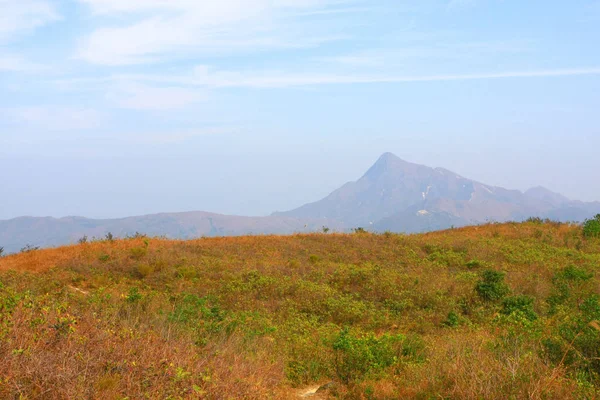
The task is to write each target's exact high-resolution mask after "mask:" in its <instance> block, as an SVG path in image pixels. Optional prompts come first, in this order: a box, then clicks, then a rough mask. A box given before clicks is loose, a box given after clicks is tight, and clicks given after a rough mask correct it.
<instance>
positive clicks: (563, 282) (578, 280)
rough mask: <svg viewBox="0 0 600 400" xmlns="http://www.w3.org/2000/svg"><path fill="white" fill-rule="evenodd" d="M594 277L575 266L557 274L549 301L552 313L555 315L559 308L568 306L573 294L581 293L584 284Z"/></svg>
mask: <svg viewBox="0 0 600 400" xmlns="http://www.w3.org/2000/svg"><path fill="white" fill-rule="evenodd" d="M593 276H594V274H592V273H590V272H587V271H586V270H584V269H582V268H580V267H577V266H574V265H569V266H567V267H565V268H563V269H561V270H559V271H558V272H556V273H555V274H554V277H553V278H552V283H553V285H554V290H553V292H552V294H551V295H550V297H549V298H548V300H547V301H548V304H549V305H550V313H551V314H554V313H555V312H556V310H557V306H559V305H562V304H566V303H567V302H568V301H569V299H570V298H571V294H572V293H573V292H575V293H581V289H582V284H584V283H585V282H587V281H589V280H590V279H592V278H593Z"/></svg>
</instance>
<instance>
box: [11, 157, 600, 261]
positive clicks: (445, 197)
mask: <svg viewBox="0 0 600 400" xmlns="http://www.w3.org/2000/svg"><path fill="white" fill-rule="evenodd" d="M598 213H600V203H598V202H594V203H584V202H581V201H573V200H570V199H568V198H566V197H565V196H562V195H560V194H558V193H554V192H552V191H550V190H548V189H545V188H542V187H536V188H532V189H530V190H528V191H526V192H525V193H523V192H520V191H518V190H509V189H504V188H501V187H495V186H491V185H486V184H483V183H479V182H476V181H473V180H471V179H467V178H464V177H462V176H460V175H458V174H456V173H454V172H451V171H448V170H446V169H443V168H430V167H427V166H423V165H418V164H413V163H410V162H407V161H404V160H402V159H400V158H398V157H396V156H395V155H393V154H391V153H385V154H383V155H382V156H381V157H380V158H379V159H378V160H377V162H376V163H375V164H374V165H373V166H372V167H371V168H369V170H368V171H367V172H366V173H365V174H364V175H363V176H362V177H361V178H360V179H358V180H357V181H355V182H349V183H346V184H345V185H343V186H342V187H341V188H339V189H337V190H335V191H334V192H333V193H331V194H330V195H329V196H327V197H325V198H324V199H322V200H319V201H316V202H314V203H310V204H306V205H303V206H302V207H299V208H297V209H295V210H291V211H287V212H278V213H274V214H273V215H271V216H268V217H243V216H232V215H221V214H213V213H208V212H185V213H163V214H153V215H145V216H137V217H129V218H121V219H103V220H95V219H87V218H82V217H67V218H60V219H56V218H49V217H48V218H33V217H22V218H15V219H11V220H7V221H0V246H3V247H4V248H5V251H6V252H16V251H19V250H20V249H21V248H22V247H24V246H25V245H27V244H31V245H33V246H42V247H48V246H57V245H63V244H69V243H75V242H76V241H77V240H78V239H79V238H81V237H82V236H84V235H87V236H88V237H90V238H92V237H103V236H104V235H105V234H106V233H108V232H111V233H112V234H113V235H115V236H117V237H123V236H126V235H133V234H135V233H136V232H140V233H144V234H148V235H153V236H154V235H158V236H166V237H169V238H178V239H189V238H196V237H200V236H238V235H249V234H290V233H295V232H314V231H318V230H321V229H322V227H323V226H327V227H328V228H330V229H332V230H338V231H348V230H350V229H352V228H357V227H363V228H365V229H369V230H374V231H392V232H408V233H415V232H428V231H435V230H441V229H447V228H450V227H460V226H465V225H475V224H480V223H484V222H489V221H497V222H503V221H511V220H512V221H520V220H524V219H526V218H529V217H541V218H550V219H553V220H557V221H583V220H584V219H586V218H590V217H592V216H594V215H596V214H598Z"/></svg>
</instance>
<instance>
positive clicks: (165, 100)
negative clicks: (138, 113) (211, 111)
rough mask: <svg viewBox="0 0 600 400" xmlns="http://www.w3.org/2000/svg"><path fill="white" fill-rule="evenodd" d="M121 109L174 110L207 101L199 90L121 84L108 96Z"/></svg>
mask: <svg viewBox="0 0 600 400" xmlns="http://www.w3.org/2000/svg"><path fill="white" fill-rule="evenodd" d="M107 97H108V99H109V100H111V101H112V102H114V103H115V104H117V106H119V107H121V108H128V109H134V110H173V109H179V108H184V107H186V106H189V105H191V104H194V103H197V102H199V101H203V100H205V99H206V95H205V93H204V92H203V91H202V90H201V89H199V88H191V89H190V88H181V87H173V86H170V87H153V86H148V85H143V84H139V83H131V82H130V83H121V84H118V85H116V86H115V88H114V89H113V91H111V92H110V93H109V94H108V95H107Z"/></svg>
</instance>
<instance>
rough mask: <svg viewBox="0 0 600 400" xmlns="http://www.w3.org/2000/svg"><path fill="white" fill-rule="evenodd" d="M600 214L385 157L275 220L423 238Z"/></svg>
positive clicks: (597, 207)
mask: <svg viewBox="0 0 600 400" xmlns="http://www.w3.org/2000/svg"><path fill="white" fill-rule="evenodd" d="M599 212H600V203H597V202H596V203H583V202H578V201H571V200H569V199H568V198H566V197H564V196H562V195H560V194H557V193H553V192H551V191H550V190H548V189H545V188H542V187H537V188H533V189H530V190H528V191H527V192H525V193H523V192H520V191H518V190H508V189H504V188H501V187H495V186H490V185H486V184H483V183H479V182H476V181H473V180H470V179H467V178H464V177H462V176H460V175H458V174H456V173H454V172H452V171H448V170H446V169H443V168H430V167H426V166H423V165H418V164H413V163H410V162H407V161H404V160H402V159H400V158H398V157H396V156H395V155H393V154H391V153H385V154H383V155H382V156H381V157H380V158H379V160H377V162H376V163H375V164H374V165H373V166H372V167H371V168H370V169H369V170H368V171H367V172H366V173H365V174H364V175H363V176H362V177H361V178H360V179H359V180H357V181H356V182H350V183H347V184H345V185H344V186H342V187H341V188H339V189H337V190H336V191H334V192H333V193H331V194H330V195H329V196H327V197H326V198H324V199H322V200H319V201H317V202H314V203H310V204H306V205H304V206H302V207H300V208H297V209H295V210H292V211H288V212H282V213H275V214H274V215H275V216H287V217H296V218H329V219H335V220H339V221H342V222H344V223H345V224H346V225H349V226H354V227H358V226H361V227H371V228H372V229H375V230H390V231H398V232H423V231H429V230H437V229H444V228H449V227H451V226H464V225H469V224H479V223H482V222H487V221H499V222H502V221H509V220H517V221H518V220H523V219H525V218H528V217H531V216H537V217H542V218H546V217H548V218H552V219H556V220H559V221H581V220H583V219H585V218H589V217H590V216H592V215H594V214H596V213H599Z"/></svg>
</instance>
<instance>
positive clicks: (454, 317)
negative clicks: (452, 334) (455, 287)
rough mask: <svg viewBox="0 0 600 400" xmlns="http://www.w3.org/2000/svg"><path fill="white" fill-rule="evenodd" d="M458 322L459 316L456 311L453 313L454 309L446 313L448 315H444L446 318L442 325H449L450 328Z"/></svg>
mask: <svg viewBox="0 0 600 400" xmlns="http://www.w3.org/2000/svg"><path fill="white" fill-rule="evenodd" d="M459 323H460V318H459V316H458V314H457V313H455V312H454V311H450V312H449V313H448V317H446V320H445V321H444V325H446V326H448V327H450V328H455V327H457V326H458V325H459Z"/></svg>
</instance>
